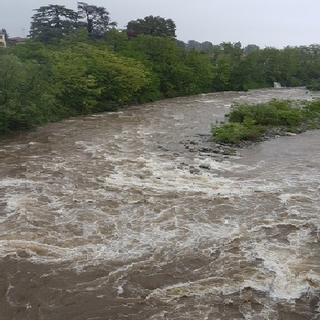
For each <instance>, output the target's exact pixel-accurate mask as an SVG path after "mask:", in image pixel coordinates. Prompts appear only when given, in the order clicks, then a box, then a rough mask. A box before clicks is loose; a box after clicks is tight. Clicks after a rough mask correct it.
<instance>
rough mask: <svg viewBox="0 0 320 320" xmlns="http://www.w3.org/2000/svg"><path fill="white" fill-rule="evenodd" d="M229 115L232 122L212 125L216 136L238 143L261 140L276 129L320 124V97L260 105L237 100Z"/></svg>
mask: <svg viewBox="0 0 320 320" xmlns="http://www.w3.org/2000/svg"><path fill="white" fill-rule="evenodd" d="M227 116H228V118H229V122H228V123H225V124H223V125H221V126H218V125H213V126H212V130H211V132H212V138H213V139H214V140H215V141H217V142H221V143H226V144H234V145H237V144H239V143H240V142H241V141H259V140H261V139H262V138H263V137H265V136H268V135H269V136H272V135H274V132H277V133H279V132H290V133H300V132H303V131H306V130H309V129H316V128H320V101H319V100H317V101H289V100H271V101H269V102H266V103H259V104H256V105H250V104H235V105H234V106H233V107H232V109H231V112H230V114H228V115H227ZM274 128H276V129H277V130H276V131H275V130H274Z"/></svg>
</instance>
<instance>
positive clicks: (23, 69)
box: [0, 2, 320, 139]
mask: <svg viewBox="0 0 320 320" xmlns="http://www.w3.org/2000/svg"><path fill="white" fill-rule="evenodd" d="M35 11H36V13H35V15H34V16H33V18H32V23H31V31H30V36H29V38H30V39H29V40H27V41H26V43H25V44H24V45H19V46H12V47H9V48H6V49H4V48H2V49H1V50H0V132H8V131H13V130H21V129H29V128H33V127H36V126H38V125H41V124H44V123H46V122H50V121H57V120H59V119H62V118H65V117H68V116H74V115H79V114H88V113H92V112H103V111H112V110H117V108H118V107H121V106H125V105H130V104H137V103H144V102H149V101H155V100H158V99H164V98H171V97H177V96H184V95H193V94H199V93H207V92H213V91H223V90H247V89H254V88H262V87H270V86H273V83H274V82H280V83H281V85H283V86H305V85H307V84H312V85H313V88H314V89H316V88H317V83H318V81H319V80H318V79H320V46H318V45H311V46H309V47H286V48H284V49H282V50H280V49H276V48H265V49H260V48H259V47H258V46H256V45H253V44H251V45H249V46H247V47H245V48H243V47H242V45H241V43H240V42H237V43H230V42H224V43H221V44H219V45H213V44H212V43H210V42H208V41H206V42H203V43H199V42H197V41H195V40H191V41H189V42H188V43H187V44H186V43H184V42H183V41H179V40H176V39H175V31H176V25H175V23H174V21H172V20H171V19H164V18H161V17H154V16H148V17H145V18H144V19H138V20H134V21H130V22H129V23H128V25H127V29H126V30H118V29H116V28H115V26H116V23H115V22H111V19H110V15H109V12H108V11H107V10H106V9H105V8H103V7H97V6H95V5H89V4H87V3H85V2H78V10H77V11H73V10H71V9H68V8H65V7H64V6H60V5H48V6H45V7H40V8H39V9H37V10H35ZM128 35H129V36H128ZM246 108H248V109H250V108H249V107H246ZM262 109H263V108H262ZM237 112H238V116H239V117H241V116H243V115H241V112H242V110H241V108H239V109H238V110H237ZM250 112H251V115H250V118H249V120H244V121H240V122H239V123H238V124H230V125H229V130H233V129H232V127H233V128H234V129H236V130H238V129H239V126H245V127H246V128H248V127H250V128H252V127H253V123H252V122H255V123H254V128H255V130H257V132H254V134H253V133H252V131H250V132H247V133H246V135H249V136H250V135H251V138H252V134H253V136H256V135H258V134H260V133H261V131H262V127H264V126H265V125H266V124H265V123H263V121H266V120H265V119H268V118H269V119H272V121H276V122H277V125H278V124H280V122H279V121H280V119H286V120H285V121H286V122H287V125H289V126H292V127H294V126H297V125H298V124H297V123H294V121H295V120H294V119H296V115H295V116H292V111H290V115H289V114H287V112H288V110H286V109H283V110H282V109H281V110H278V109H276V111H275V107H272V108H271V107H270V106H269V109H268V111H266V110H264V109H263V112H270V114H262V111H261V110H260V111H259V112H260V113H261V114H260V118H261V119H262V120H261V119H260V118H259V112H258V111H257V110H255V111H252V110H251V111H250ZM275 113H276V114H277V117H275ZM233 116H234V117H235V116H236V110H234V113H233ZM257 124H259V125H260V126H262V127H257ZM219 130H220V129H219ZM241 134H243V130H242V133H241ZM249 138H250V137H246V138H241V139H249ZM251 138H250V139H251Z"/></svg>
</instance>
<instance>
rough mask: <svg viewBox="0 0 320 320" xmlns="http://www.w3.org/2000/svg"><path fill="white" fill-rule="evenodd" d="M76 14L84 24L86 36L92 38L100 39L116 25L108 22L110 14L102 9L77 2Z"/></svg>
mask: <svg viewBox="0 0 320 320" xmlns="http://www.w3.org/2000/svg"><path fill="white" fill-rule="evenodd" d="M78 14H79V16H80V17H81V19H84V20H85V22H84V23H83V25H84V26H85V27H86V28H87V31H88V35H89V36H90V37H92V38H101V37H102V36H103V35H104V34H105V33H106V32H107V31H108V30H109V29H110V28H112V27H116V26H117V23H116V22H114V21H111V20H110V13H109V12H108V11H107V10H106V8H104V7H97V6H95V5H91V4H90V5H89V4H87V3H85V2H78Z"/></svg>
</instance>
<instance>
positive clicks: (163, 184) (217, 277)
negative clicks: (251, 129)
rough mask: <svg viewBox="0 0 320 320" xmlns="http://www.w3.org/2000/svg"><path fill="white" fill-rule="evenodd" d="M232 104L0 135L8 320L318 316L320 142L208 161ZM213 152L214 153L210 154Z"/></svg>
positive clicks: (265, 94)
mask: <svg viewBox="0 0 320 320" xmlns="http://www.w3.org/2000/svg"><path fill="white" fill-rule="evenodd" d="M271 98H278V99H296V100H297V99H312V98H313V94H312V93H310V92H307V91H306V90H305V89H304V88H295V89H263V90H254V91H249V92H245V93H243V92H225V93H213V94H205V95H198V96H193V97H187V98H177V99H172V100H165V101H160V102H155V103H150V104H145V105H141V106H133V107H128V108H126V109H123V110H121V111H120V112H116V113H104V114H97V115H90V116H85V117H77V118H72V119H68V120H64V121H61V122H59V123H53V124H49V125H46V126H44V127H42V128H39V129H38V130H36V131H34V132H27V133H18V134H14V135H8V136H5V137H2V138H0V163H1V167H0V319H2V320H12V319H15V320H89V319H90V320H115V319H117V320H124V319H129V320H143V319H150V320H151V319H153V320H161V319H170V320H188V319H194V320H205V319H208V320H240V319H241V320H242V319H245V320H285V319H288V320H289V319H290V320H304V319H306V320H316V319H320V302H319V298H320V239H319V233H320V229H319V226H320V212H319V208H320V196H319V193H320V185H319V181H320V143H319V141H320V138H319V137H320V136H319V131H318V130H315V131H309V132H306V133H302V134H299V135H293V136H286V137H279V138H276V139H273V140H270V141H267V142H263V143H260V144H257V145H255V146H252V147H249V148H247V149H245V150H240V155H238V156H237V157H228V156H222V155H221V157H220V158H217V157H212V156H211V155H210V154H204V153H201V152H200V153H199V152H193V151H195V150H192V149H190V148H189V149H187V148H186V147H185V144H184V141H189V142H191V143H193V144H195V145H196V144H198V143H200V144H201V143H202V142H201V141H204V138H203V137H206V135H208V134H209V133H210V127H211V124H212V123H216V122H220V121H223V120H224V114H225V113H227V112H228V111H229V109H230V106H231V104H232V103H234V102H249V103H256V102H262V101H267V100H269V99H271ZM205 143H206V144H213V142H205Z"/></svg>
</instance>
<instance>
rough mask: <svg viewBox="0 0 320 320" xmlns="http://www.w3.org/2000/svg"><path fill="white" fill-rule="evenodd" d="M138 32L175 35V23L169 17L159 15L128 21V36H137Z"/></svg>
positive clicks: (159, 35) (160, 35) (153, 34)
mask: <svg viewBox="0 0 320 320" xmlns="http://www.w3.org/2000/svg"><path fill="white" fill-rule="evenodd" d="M140 34H144V35H151V36H157V37H164V36H169V37H176V24H175V23H174V21H173V20H171V19H165V18H161V17H159V16H157V17H154V16H147V17H145V18H144V19H138V20H132V21H129V23H128V25H127V35H128V37H129V38H132V37H137V36H138V35H140Z"/></svg>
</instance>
